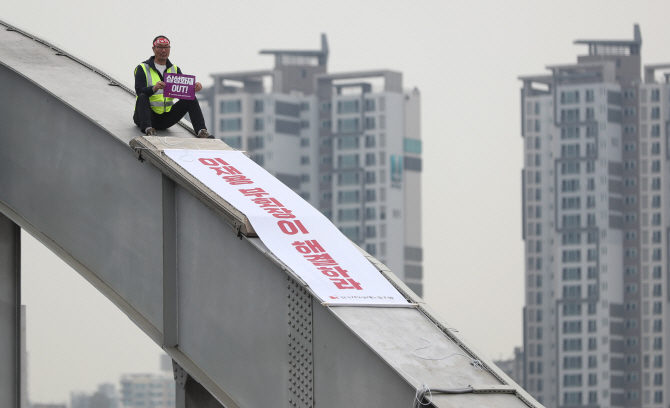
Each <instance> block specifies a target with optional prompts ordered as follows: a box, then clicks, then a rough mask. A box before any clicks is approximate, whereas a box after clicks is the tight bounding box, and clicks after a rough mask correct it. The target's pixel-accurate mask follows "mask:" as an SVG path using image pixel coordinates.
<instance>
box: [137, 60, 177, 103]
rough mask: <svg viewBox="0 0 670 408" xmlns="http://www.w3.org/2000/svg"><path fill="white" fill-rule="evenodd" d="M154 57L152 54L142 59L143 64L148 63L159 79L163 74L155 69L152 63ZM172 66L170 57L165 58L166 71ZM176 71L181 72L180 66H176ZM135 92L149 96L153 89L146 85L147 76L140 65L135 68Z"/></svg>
mask: <svg viewBox="0 0 670 408" xmlns="http://www.w3.org/2000/svg"><path fill="white" fill-rule="evenodd" d="M155 58H156V57H155V56H152V57H151V58H149V59H148V60H146V61H144V62H143V64H148V65H149V67H151V69H153V70H154V71H156V73H157V74H158V76H159V77H160V79H161V81H162V80H163V75H162V74H161V73H160V72H159V71H158V70H157V69H156V65H155V64H154V59H155ZM171 66H172V63H171V62H170V59H168V60H167V62H166V63H165V70H166V71H167V70H168V68H170V67H171ZM177 73H178V74H181V73H182V72H181V68H179V67H177ZM135 93H136V94H137V95H139V94H141V93H143V94H147V96H151V95H153V94H154V90H153V88H152V87H151V86H147V76H146V75H145V74H144V69H143V68H142V65H138V66H137V67H136V68H135Z"/></svg>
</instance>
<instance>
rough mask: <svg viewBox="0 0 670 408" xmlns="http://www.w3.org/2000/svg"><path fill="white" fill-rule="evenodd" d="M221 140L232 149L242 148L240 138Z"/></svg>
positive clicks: (229, 137)
mask: <svg viewBox="0 0 670 408" xmlns="http://www.w3.org/2000/svg"><path fill="white" fill-rule="evenodd" d="M221 140H223V143H225V144H227V145H228V146H230V147H232V148H233V149H238V150H239V149H241V148H242V136H228V137H222V138H221Z"/></svg>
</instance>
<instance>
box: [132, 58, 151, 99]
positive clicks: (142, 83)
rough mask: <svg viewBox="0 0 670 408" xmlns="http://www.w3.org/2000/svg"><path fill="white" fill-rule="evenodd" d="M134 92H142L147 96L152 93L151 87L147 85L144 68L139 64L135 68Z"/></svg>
mask: <svg viewBox="0 0 670 408" xmlns="http://www.w3.org/2000/svg"><path fill="white" fill-rule="evenodd" d="M135 93H136V94H137V95H139V94H141V93H143V94H147V96H151V95H153V94H154V90H153V88H152V87H150V86H147V76H146V75H145V74H144V69H142V66H140V65H138V66H137V67H136V68H135Z"/></svg>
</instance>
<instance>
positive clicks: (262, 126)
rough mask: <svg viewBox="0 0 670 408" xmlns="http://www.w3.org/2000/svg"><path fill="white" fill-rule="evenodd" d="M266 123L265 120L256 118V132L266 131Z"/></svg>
mask: <svg viewBox="0 0 670 408" xmlns="http://www.w3.org/2000/svg"><path fill="white" fill-rule="evenodd" d="M264 129H265V121H264V120H263V118H254V130H264Z"/></svg>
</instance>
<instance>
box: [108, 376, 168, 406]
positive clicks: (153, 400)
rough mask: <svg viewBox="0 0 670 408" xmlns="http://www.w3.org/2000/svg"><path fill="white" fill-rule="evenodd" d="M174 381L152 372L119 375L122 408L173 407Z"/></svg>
mask: <svg viewBox="0 0 670 408" xmlns="http://www.w3.org/2000/svg"><path fill="white" fill-rule="evenodd" d="M174 406H175V381H174V378H172V377H167V376H159V375H154V374H126V375H124V376H123V377H121V407H122V408H148V407H151V408H174Z"/></svg>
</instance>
